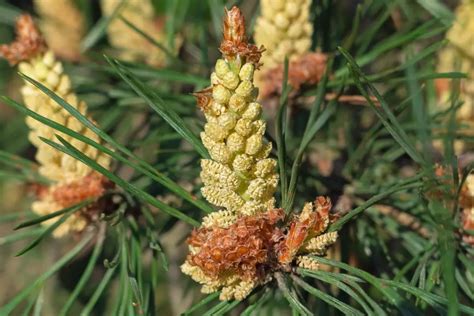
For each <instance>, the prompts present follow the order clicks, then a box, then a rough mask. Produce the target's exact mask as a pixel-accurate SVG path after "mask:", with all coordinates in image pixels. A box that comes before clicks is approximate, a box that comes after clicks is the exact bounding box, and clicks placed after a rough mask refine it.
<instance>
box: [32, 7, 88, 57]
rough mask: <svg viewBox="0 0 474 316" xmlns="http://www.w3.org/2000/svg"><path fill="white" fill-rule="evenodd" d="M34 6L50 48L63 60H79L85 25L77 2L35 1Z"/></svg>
mask: <svg viewBox="0 0 474 316" xmlns="http://www.w3.org/2000/svg"><path fill="white" fill-rule="evenodd" d="M34 5H35V9H36V12H37V13H38V15H39V16H40V19H41V20H40V29H41V31H42V33H43V35H44V38H45V40H46V43H47V44H48V47H49V48H50V49H51V50H52V51H53V52H54V53H55V54H56V55H57V56H58V57H60V58H62V59H66V60H73V61H75V60H78V59H79V58H80V57H81V48H80V44H81V41H82V38H83V37H84V35H85V25H84V17H83V16H82V15H81V12H80V11H79V9H78V8H77V6H76V4H75V1H74V0H35V1H34Z"/></svg>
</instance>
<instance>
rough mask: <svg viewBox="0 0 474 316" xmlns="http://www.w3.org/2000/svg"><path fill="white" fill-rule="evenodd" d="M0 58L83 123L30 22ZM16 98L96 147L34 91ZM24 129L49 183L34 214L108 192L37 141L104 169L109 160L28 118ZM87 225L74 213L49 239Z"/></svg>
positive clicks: (83, 108) (25, 19)
mask: <svg viewBox="0 0 474 316" xmlns="http://www.w3.org/2000/svg"><path fill="white" fill-rule="evenodd" d="M0 55H1V56H3V57H4V58H6V59H7V60H8V61H9V62H10V64H12V65H15V64H18V67H19V70H20V72H22V73H24V74H25V75H27V76H29V77H31V78H32V79H34V80H36V81H38V82H39V83H41V84H43V85H44V86H45V87H47V88H48V89H50V90H51V91H53V92H54V93H55V94H57V95H58V96H59V97H61V98H63V99H64V100H66V101H67V102H68V103H69V104H70V105H71V106H73V107H74V108H75V109H76V110H78V112H80V113H81V114H82V115H84V116H86V117H88V114H87V105H86V104H85V103H84V102H83V101H79V100H78V98H77V96H76V94H75V93H74V91H73V90H72V88H71V81H70V79H69V77H68V76H67V75H66V74H65V73H64V72H63V66H62V64H61V62H59V61H57V60H56V58H55V56H54V53H53V52H52V51H51V50H49V49H48V48H47V47H46V44H45V42H44V39H43V37H42V35H41V34H40V32H39V31H38V29H37V28H36V26H35V24H34V22H33V20H32V18H31V16H29V15H22V16H21V17H20V18H19V19H18V21H17V39H16V41H15V42H13V43H12V44H10V45H2V46H0ZM21 94H22V96H23V100H24V102H25V105H26V107H27V108H28V109H30V110H32V111H34V112H35V113H38V114H40V115H41V116H43V117H46V118H48V119H50V120H52V121H54V122H56V123H59V124H61V125H64V126H66V127H67V128H69V129H71V130H73V131H75V132H77V133H79V134H82V135H84V136H86V137H87V138H89V139H91V140H93V141H95V142H97V143H100V139H99V137H98V136H97V135H96V134H94V133H93V132H92V131H90V130H89V129H87V128H86V127H84V126H83V125H82V124H81V123H80V122H79V121H78V120H77V119H76V118H75V117H73V116H72V115H71V114H70V113H69V112H67V111H66V110H65V109H63V108H62V107H61V106H59V105H58V104H57V103H56V102H55V101H54V100H52V99H51V98H49V97H48V96H47V95H45V94H44V93H43V92H42V91H41V90H40V89H38V88H37V87H35V86H33V85H32V84H30V83H28V82H25V85H24V86H23V87H22V89H21ZM26 123H27V125H28V127H29V128H30V133H29V136H28V138H29V140H30V142H31V143H32V144H33V145H35V146H36V147H37V151H36V160H37V161H38V163H39V164H40V166H39V173H40V174H41V175H42V176H44V177H45V178H47V179H48V180H50V181H51V182H52V185H51V186H49V187H45V188H42V189H41V190H40V192H39V194H38V197H39V200H38V201H36V202H34V203H33V205H32V209H33V211H34V212H36V213H37V214H39V215H47V214H51V213H53V212H55V211H58V210H60V209H62V208H65V207H69V206H72V205H74V204H77V203H79V202H81V201H83V200H85V199H87V198H98V197H100V196H101V195H102V194H103V192H104V190H105V189H106V188H107V187H108V186H110V182H108V181H106V179H105V178H103V177H102V176H101V175H98V174H97V173H96V172H95V171H94V170H92V169H91V168H90V167H88V166H87V165H85V164H83V163H82V162H80V161H78V160H76V159H74V158H72V157H71V156H69V155H67V154H65V153H63V152H60V151H58V150H57V149H55V148H53V147H51V146H50V145H48V144H46V143H45V142H43V141H42V140H41V138H44V139H48V140H51V141H56V136H55V135H56V134H60V135H61V136H62V137H63V138H64V139H65V140H66V141H68V142H69V143H70V144H72V145H73V146H74V147H76V148H77V149H78V150H80V151H81V152H82V153H83V154H84V155H86V156H88V157H89V158H91V159H93V160H94V161H96V162H97V163H98V164H99V165H101V166H102V167H104V168H107V169H108V168H109V166H110V157H109V156H107V155H105V154H103V153H102V152H100V151H99V150H97V149H96V148H94V147H92V146H90V145H87V144H85V143H83V142H81V141H78V140H76V139H74V138H72V137H71V136H69V135H66V134H63V133H60V132H58V131H56V130H55V129H53V128H51V127H49V126H47V125H45V124H43V123H40V122H39V121H36V120H34V119H33V118H31V117H27V118H26ZM54 220H55V219H54ZM54 220H53V221H54ZM45 224H50V222H49V221H46V222H45ZM86 224H87V218H86V217H84V216H81V215H80V214H79V213H75V214H73V215H72V216H71V217H69V218H68V219H67V221H66V222H65V223H64V224H62V225H61V226H60V227H59V229H57V230H55V232H54V235H55V236H61V235H64V234H65V233H67V232H69V231H81V230H83V229H84V227H85V226H86Z"/></svg>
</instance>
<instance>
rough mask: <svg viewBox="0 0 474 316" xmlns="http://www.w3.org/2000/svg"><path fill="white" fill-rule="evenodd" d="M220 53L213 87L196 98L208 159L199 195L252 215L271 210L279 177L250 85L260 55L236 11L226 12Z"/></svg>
mask: <svg viewBox="0 0 474 316" xmlns="http://www.w3.org/2000/svg"><path fill="white" fill-rule="evenodd" d="M220 50H221V52H222V55H223V59H219V60H218V61H217V63H216V67H215V71H214V72H213V73H212V75H211V83H212V87H209V88H207V89H205V90H203V91H200V92H198V93H196V94H195V95H196V97H197V99H198V103H199V106H200V107H201V109H202V110H203V112H204V115H205V117H206V120H207V123H206V125H205V126H204V132H202V133H201V139H202V141H203V144H204V146H205V147H206V148H207V149H208V150H209V154H210V156H211V159H203V160H202V161H201V167H202V172H201V178H202V181H203V183H204V187H203V188H202V190H201V192H202V194H203V196H204V197H205V198H206V199H207V200H208V201H209V202H210V203H212V204H214V205H217V206H220V207H223V208H225V209H226V210H227V211H231V212H232V213H235V214H237V215H252V214H256V213H259V212H264V211H266V210H268V209H272V208H273V207H274V203H275V199H274V197H273V195H274V193H275V190H276V187H277V184H278V176H277V174H276V172H275V167H276V161H275V160H274V159H271V158H268V155H269V154H270V151H271V149H272V146H271V144H270V143H267V142H265V140H264V139H263V135H264V133H265V128H266V124H265V122H264V121H263V120H262V119H261V113H262V106H261V105H260V104H259V103H258V102H256V98H257V94H258V89H257V88H256V87H255V86H254V83H253V74H254V70H255V68H256V67H258V65H259V59H260V54H261V50H260V49H258V48H257V47H256V46H254V45H252V44H249V43H248V42H247V38H246V36H245V27H244V19H243V16H242V15H241V13H240V11H239V10H238V9H237V8H235V7H234V8H233V9H232V10H231V11H227V12H226V19H225V23H224V40H223V42H222V44H221V47H220Z"/></svg>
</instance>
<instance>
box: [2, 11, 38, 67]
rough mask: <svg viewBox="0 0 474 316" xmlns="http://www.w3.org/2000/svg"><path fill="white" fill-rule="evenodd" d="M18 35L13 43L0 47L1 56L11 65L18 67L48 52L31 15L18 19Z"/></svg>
mask: <svg viewBox="0 0 474 316" xmlns="http://www.w3.org/2000/svg"><path fill="white" fill-rule="evenodd" d="M16 34H17V36H16V39H15V41H14V42H13V43H11V44H9V45H1V46H0V55H2V56H3V57H4V58H5V59H6V60H8V62H9V63H10V64H11V65H16V64H18V63H19V62H21V61H23V60H28V59H31V58H33V57H35V56H37V55H38V54H40V53H42V52H44V51H46V43H45V41H44V39H43V37H42V36H41V33H40V32H39V30H38V28H37V27H36V25H35V23H34V22H33V18H32V17H31V16H30V15H28V14H23V15H21V16H20V17H19V18H18V20H17V21H16Z"/></svg>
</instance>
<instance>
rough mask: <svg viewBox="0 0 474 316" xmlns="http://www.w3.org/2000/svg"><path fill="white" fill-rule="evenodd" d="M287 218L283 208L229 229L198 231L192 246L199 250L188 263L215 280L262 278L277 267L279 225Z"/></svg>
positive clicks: (244, 219) (240, 221)
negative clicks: (223, 278)
mask: <svg viewBox="0 0 474 316" xmlns="http://www.w3.org/2000/svg"><path fill="white" fill-rule="evenodd" d="M283 217H284V213H283V211H282V210H281V209H278V210H270V211H268V212H266V213H263V214H259V215H254V216H245V217H242V218H240V219H238V220H237V221H236V222H235V223H234V224H233V225H231V226H229V227H228V228H220V227H212V228H200V229H197V230H194V231H193V233H192V234H191V237H190V238H189V239H188V243H189V245H191V246H193V247H197V248H199V250H198V251H197V253H195V254H190V255H189V256H188V259H187V260H188V261H189V262H190V263H191V264H193V265H196V266H198V267H200V268H201V269H202V271H203V272H204V273H205V274H206V275H207V276H209V277H212V278H219V277H222V276H223V275H226V274H237V275H238V276H239V277H240V278H241V279H243V280H254V279H256V278H257V279H262V278H263V276H264V275H265V270H268V269H270V268H271V267H272V266H273V265H274V264H275V259H274V256H275V249H276V245H277V244H278V243H279V241H280V240H281V239H282V238H283V232H282V231H281V229H280V228H278V227H277V226H276V223H277V222H279V221H280V220H282V219H283Z"/></svg>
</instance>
